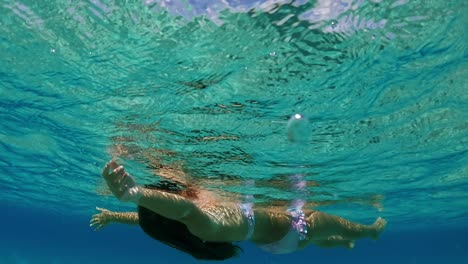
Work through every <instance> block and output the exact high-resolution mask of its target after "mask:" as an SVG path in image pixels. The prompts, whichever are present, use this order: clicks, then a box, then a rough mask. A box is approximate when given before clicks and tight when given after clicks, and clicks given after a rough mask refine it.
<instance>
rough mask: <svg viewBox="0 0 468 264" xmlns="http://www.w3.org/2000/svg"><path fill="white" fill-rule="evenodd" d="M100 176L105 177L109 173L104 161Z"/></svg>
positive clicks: (107, 165) (107, 164)
mask: <svg viewBox="0 0 468 264" xmlns="http://www.w3.org/2000/svg"><path fill="white" fill-rule="evenodd" d="M101 175H102V177H104V178H106V177H107V176H108V175H109V163H106V165H105V166H104V169H103V170H102V174H101Z"/></svg>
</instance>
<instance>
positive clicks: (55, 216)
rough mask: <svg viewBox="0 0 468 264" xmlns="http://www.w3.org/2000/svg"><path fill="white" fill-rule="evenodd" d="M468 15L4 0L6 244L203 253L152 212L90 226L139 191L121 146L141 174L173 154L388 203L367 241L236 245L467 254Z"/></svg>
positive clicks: (340, 199)
mask: <svg viewBox="0 0 468 264" xmlns="http://www.w3.org/2000/svg"><path fill="white" fill-rule="evenodd" d="M467 14H468V2H467V1H464V0H449V1H443V0H433V1H411V0H396V1H393V0H392V1H390V0H389V1H386V0H367V1H366V0H356V1H351V0H349V1H345V0H342V1H339V0H317V1H310V2H309V1H248V0H245V1H241V0H238V1H214V0H213V1H189V0H186V1H182V0H180V1H150V0H147V1H136V0H135V1H117V0H115V1H103V0H102V1H99V0H93V1H71V0H69V1H66V0H63V1H25V0H24V1H21V2H20V1H7V0H4V1H1V2H0V58H1V59H0V153H1V154H0V169H1V173H0V208H1V209H2V214H1V220H0V221H1V222H0V224H1V225H0V231H1V232H0V234H1V236H0V263H142V262H145V263H195V262H196V261H195V260H193V259H192V258H190V257H188V256H186V255H184V254H182V253H179V252H177V251H175V250H173V249H170V248H168V247H165V246H163V245H161V244H159V243H158V242H156V241H153V240H151V239H150V238H148V237H146V236H145V235H144V234H143V232H142V231H141V230H140V229H139V228H138V227H127V226H118V225H115V226H109V227H106V228H105V229H103V230H102V231H99V232H94V231H92V229H91V228H90V227H89V226H88V221H89V217H90V215H92V214H94V213H95V210H94V208H95V206H100V207H105V208H109V209H112V210H117V211H118V210H121V211H125V210H134V208H132V207H131V206H129V205H122V204H120V203H119V202H118V201H117V200H116V199H115V198H113V197H111V196H109V195H108V193H107V192H106V189H105V186H104V183H103V181H102V180H101V178H100V176H99V173H100V170H101V168H102V166H103V164H104V163H105V162H106V161H107V160H109V159H110V158H111V157H113V156H114V157H115V156H119V157H120V160H121V161H123V162H124V164H125V165H126V167H127V169H128V170H129V171H130V172H131V173H132V174H133V175H135V177H136V179H137V181H138V182H140V183H149V182H152V181H154V180H155V179H157V176H154V175H153V172H154V169H155V168H156V167H157V166H158V165H161V164H162V165H163V166H164V168H170V169H177V170H180V171H183V172H184V173H185V175H186V176H185V178H186V180H188V181H191V182H193V183H195V184H198V185H201V186H203V187H204V188H207V189H210V190H212V191H213V192H216V193H218V194H220V195H224V196H225V197H227V198H228V199H236V198H238V197H240V195H243V194H253V195H254V196H255V201H256V203H258V204H279V203H283V204H284V203H287V201H290V200H292V199H296V198H301V199H303V200H305V201H307V203H308V205H307V206H308V207H310V208H315V209H318V210H321V211H324V212H328V213H333V214H337V215H340V216H342V217H346V218H348V219H350V220H353V221H359V222H362V223H371V222H372V221H373V220H374V219H375V218H376V217H377V216H382V217H384V218H386V219H387V220H388V222H389V225H388V228H387V229H386V231H385V232H384V234H383V235H382V237H381V240H379V241H377V242H375V241H368V240H362V241H358V242H357V243H356V248H355V249H354V250H352V251H350V250H345V249H319V248H314V247H311V248H307V249H305V250H303V251H301V252H298V253H295V254H292V255H284V256H272V255H268V254H266V253H263V252H261V251H259V250H258V249H256V248H255V247H253V246H252V245H249V244H246V243H242V246H243V247H244V249H245V252H244V254H243V255H242V256H241V257H240V258H239V259H234V260H230V261H229V262H230V263H291V262H296V263H299V262H300V263H310V262H313V263H317V262H328V263H342V262H347V263H464V262H465V263H466V262H467V261H468V253H467V252H468V243H467V242H466V236H467V235H468V232H467V231H466V230H467V228H468V213H467V212H468V121H467V120H468V84H467V83H468V82H467V76H468V61H467V58H468V49H467V48H468V44H467V43H468V35H467V32H466V26H467V25H468V18H467ZM296 113H300V114H302V115H303V116H304V117H305V118H304V119H301V120H300V121H299V123H297V122H296V123H294V124H292V125H291V124H290V123H288V120H289V119H290V117H291V116H292V115H294V114H296ZM288 124H289V126H288ZM291 133H292V134H297V135H296V138H295V139H296V140H294V141H293V140H290V138H288V135H289V136H291ZM298 177H299V178H301V179H303V180H305V181H306V182H307V186H306V188H305V190H302V191H301V192H298V191H297V190H295V189H294V188H293V187H291V185H292V183H291V182H292V180H291V179H293V178H298ZM252 183H254V185H255V186H253V184H252Z"/></svg>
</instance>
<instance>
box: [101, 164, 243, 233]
mask: <svg viewBox="0 0 468 264" xmlns="http://www.w3.org/2000/svg"><path fill="white" fill-rule="evenodd" d="M102 176H103V177H104V179H105V180H106V182H107V185H108V186H109V189H110V190H111V192H112V193H113V194H114V195H115V196H116V197H117V198H118V199H119V200H120V201H123V202H133V203H135V204H137V205H139V206H143V207H145V208H147V209H149V210H151V211H153V212H155V213H157V214H160V215H161V216H164V217H166V218H169V219H172V220H176V221H179V222H181V223H183V224H185V225H186V226H187V228H188V229H189V230H190V232H191V233H192V234H194V235H196V236H198V237H199V238H200V239H203V240H206V241H219V242H221V241H239V240H242V239H244V238H245V236H246V234H247V230H248V223H247V220H246V219H245V218H244V217H243V215H242V211H241V209H240V208H238V207H232V206H221V205H217V204H213V205H211V206H210V205H206V206H203V207H199V206H197V205H196V204H195V203H194V202H192V201H191V200H189V199H186V198H185V197H183V196H180V195H177V194H173V193H168V192H164V191H159V190H153V189H147V188H143V187H140V186H138V185H137V184H136V182H135V180H134V179H133V177H132V176H130V175H129V174H128V173H127V172H126V171H125V169H124V167H123V166H119V165H118V164H117V163H116V162H115V161H111V162H109V163H107V164H106V166H105V167H104V170H103V172H102Z"/></svg>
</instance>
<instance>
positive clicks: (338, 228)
mask: <svg viewBox="0 0 468 264" xmlns="http://www.w3.org/2000/svg"><path fill="white" fill-rule="evenodd" d="M307 222H308V223H309V225H310V226H309V232H310V238H311V239H312V240H326V239H328V238H329V237H332V236H340V237H342V238H343V239H345V240H355V239H359V238H372V239H377V238H378V237H379V235H380V233H381V232H382V231H383V229H384V227H385V225H386V223H387V221H385V220H384V219H382V218H380V217H379V218H378V219H377V220H376V221H375V222H374V224H372V225H361V224H358V223H353V222H351V221H348V220H346V219H344V218H341V217H338V216H334V215H329V214H325V213H322V212H318V211H315V212H313V213H312V214H310V215H309V216H308V217H307Z"/></svg>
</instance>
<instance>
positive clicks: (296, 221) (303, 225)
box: [240, 203, 307, 254]
mask: <svg viewBox="0 0 468 264" xmlns="http://www.w3.org/2000/svg"><path fill="white" fill-rule="evenodd" d="M302 204H303V203H300V206H297V207H296V206H294V207H291V208H289V209H288V210H287V212H288V213H289V214H290V215H291V227H290V228H289V231H288V233H287V234H286V235H285V236H284V237H283V238H282V239H280V240H278V241H276V242H273V243H270V244H265V245H259V247H260V248H261V249H263V250H265V251H268V252H270V253H272V254H286V253H291V252H293V251H296V250H297V248H298V246H299V241H302V240H305V239H306V238H307V222H306V219H305V214H304V212H303V211H302V209H301V208H302ZM252 206H253V204H252V203H242V204H241V205H240V208H241V210H242V213H243V214H244V216H245V217H246V219H247V223H248V231H247V236H246V238H245V240H249V239H250V238H251V237H252V234H253V231H254V227H255V218H254V212H253V209H252Z"/></svg>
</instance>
